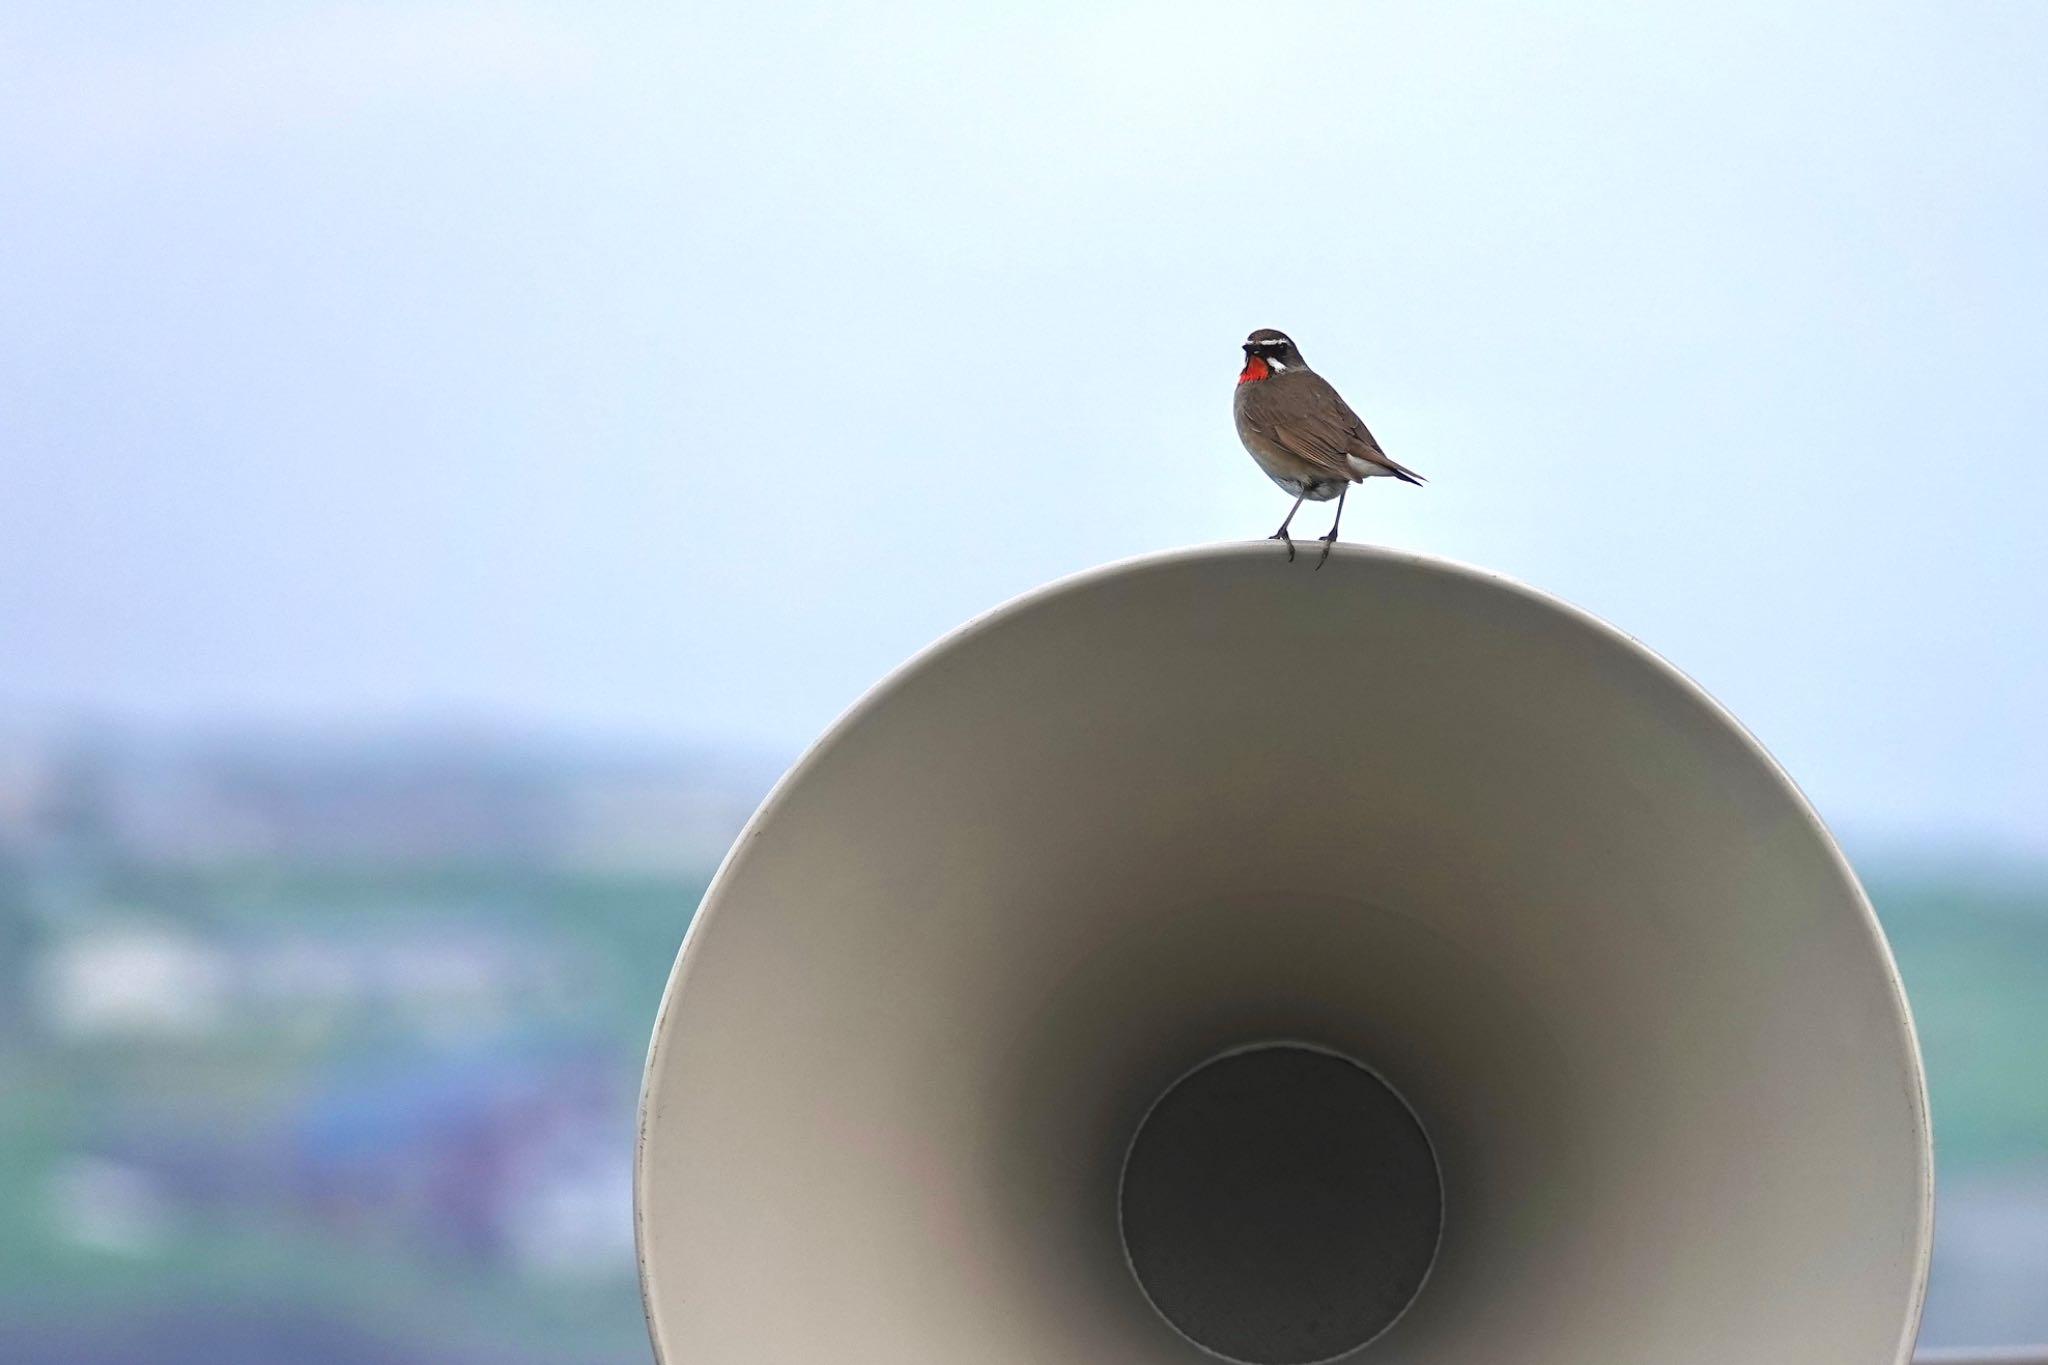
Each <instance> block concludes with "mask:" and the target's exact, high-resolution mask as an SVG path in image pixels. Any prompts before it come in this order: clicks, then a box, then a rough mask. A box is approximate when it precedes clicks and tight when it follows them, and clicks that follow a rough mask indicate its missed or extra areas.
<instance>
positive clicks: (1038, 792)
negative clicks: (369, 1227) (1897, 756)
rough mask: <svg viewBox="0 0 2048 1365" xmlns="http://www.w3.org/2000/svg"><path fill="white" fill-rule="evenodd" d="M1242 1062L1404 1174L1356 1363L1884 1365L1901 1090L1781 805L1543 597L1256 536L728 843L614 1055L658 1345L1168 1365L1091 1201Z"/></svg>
mask: <svg viewBox="0 0 2048 1365" xmlns="http://www.w3.org/2000/svg"><path fill="white" fill-rule="evenodd" d="M1813 685H1814V686H1815V687H1816V688H1823V687H1826V686H1827V685H1828V683H1827V682H1826V680H1825V679H1819V678H1817V679H1815V680H1814V682H1813ZM1266 1038H1287V1039H1301V1040H1307V1041H1312V1042H1316V1043H1319V1044H1321V1045H1325V1046H1328V1047H1330V1048H1333V1049H1336V1050H1338V1051H1340V1052H1343V1053H1345V1054H1347V1055H1350V1056H1354V1057H1357V1058H1358V1059H1360V1060H1361V1061H1363V1062H1365V1063H1367V1064H1368V1065H1370V1066H1371V1067H1373V1068H1374V1069H1375V1070H1377V1071H1378V1072H1380V1073H1381V1074H1382V1075H1383V1076H1385V1078H1386V1079H1387V1080H1388V1082H1389V1083H1390V1084H1392V1085H1393V1086H1394V1087H1395V1088H1396V1089H1397V1090H1398V1091H1399V1092H1400V1093H1401V1094H1402V1095H1403V1096H1404V1097H1405V1098H1406V1099H1407V1100H1408V1102H1409V1103H1410V1104H1411V1105H1412V1106H1413V1107H1414V1109H1415V1111H1416V1113H1417V1114H1418V1116H1419V1117H1420V1118H1421V1120H1422V1122H1423V1124H1424V1126H1425V1127H1426V1128H1427V1130H1428V1132H1429V1135H1430V1138H1431V1140H1432V1142H1433V1144H1434V1146H1435V1148H1436V1152H1437V1156H1438V1160H1439V1163H1440V1165H1441V1167H1442V1171H1443V1183H1444V1197H1445V1209H1446V1215H1445V1225H1444V1233H1443V1243H1442V1249H1441V1252H1440V1254H1439V1257H1438V1259H1437V1262H1436V1266H1435V1269H1434V1271H1433V1272H1432V1274H1431V1276H1430V1279H1429V1282H1428V1284H1427V1285H1426V1286H1425V1288H1424V1290H1423V1292H1422V1294H1421V1295H1420V1296H1419V1297H1418V1298H1417V1299H1416V1301H1415V1303H1414V1304H1413V1306H1412V1307H1411V1308H1410V1309H1409V1311H1408V1312H1407V1314H1406V1315H1405V1316H1403V1317H1402V1318H1401V1320H1400V1321H1399V1322H1398V1323H1397V1324H1396V1325H1395V1327H1394V1328H1393V1329H1392V1330H1391V1331H1389V1332H1388V1333H1387V1334H1386V1335H1385V1336H1383V1337H1381V1338H1380V1339H1379V1340H1378V1341H1376V1342H1374V1343H1373V1344H1371V1345H1370V1346H1368V1347H1366V1348H1365V1349H1364V1350H1363V1351H1361V1352H1359V1353H1357V1354H1356V1356H1355V1359H1357V1360H1360V1361H1365V1362H1370V1365H1503V1362H1514V1365H1608V1363H1610V1362H1611V1365H1730V1363H1731V1362H1741V1365H1777V1363H1779V1362H1782V1365H1897V1362H1902V1361H1904V1360H1905V1359H1906V1358H1907V1356H1908V1354H1909V1350H1910V1346H1911V1340H1912V1336H1913V1332H1914V1328H1915V1324H1916V1322H1917V1318H1918V1313H1919V1305H1920V1299H1921V1294H1922V1290H1923V1286H1924V1280H1925V1273H1926V1258H1927V1249H1928V1238H1929V1231H1930V1221H1931V1220H1930V1203H1931V1190H1930V1154H1929V1144H1928V1130H1927V1116H1926V1104H1925V1097H1924V1092H1923V1087H1922V1081H1921V1075H1920V1069H1919V1064H1918V1058H1917V1055H1916V1052H1915V1049H1914V1044H1913V1038H1912V1031H1911V1025H1910V1022H1909V1020H1908V1016H1907V1012H1906V1005H1905V1000H1904V997H1903V995H1902V993H1901V990H1900V987H1899V983H1898V979H1897V976H1896V974H1895V972H1894V970H1893V967H1892V964H1891V961H1890V958H1889V955H1888V953H1887V951H1886V948H1885V945H1884V942H1883V940H1882V938H1881V937H1880V934H1879V932H1878V929H1877V926H1876V923H1875V921H1874V919H1873V918H1872V915H1871V913H1870V910H1869V907H1868V905H1867V904H1866V902H1865V901H1864V898H1863V896H1862V894H1861V892H1860V891H1859V889H1858V887H1857V885H1856V882H1855V880H1854V878H1853V877H1852V876H1851V874H1850V872H1849V870H1848V868H1847V867H1846V865H1845V864H1844V863H1843V861H1842V859H1841V857H1840V855H1839V854H1838V853H1837V851H1836V849H1835V847H1834V845H1833V844H1832V843H1831V842H1830V840H1829V838H1828V836H1827V834H1826V833H1825V832H1824V830H1823V829H1822V828H1821V826H1820V825H1819V823H1818V822H1817V821H1816V819H1815V818H1814V816H1813V814H1812V812H1811V811H1810V810H1809V809H1808V808H1807V806H1806V805H1805V803H1804V802H1803V800H1802V799H1801V798H1800V796H1799V794H1798V792H1797V791H1796V790H1795V789H1794V788H1793V787H1792V785H1791V784H1790V783H1789V782H1788V781H1787V780H1786V778H1785V777H1784V775H1783V774H1782V773H1780V772H1779V770H1778V769H1777V768H1776V767H1775V766H1774V765H1773V764H1772V762H1771V761H1770V759H1769V758H1768V757H1767V756H1766V755H1765V754H1764V753H1763V752H1762V750H1761V749H1759V748H1758V747H1757V745H1756V744H1755V742H1754V741H1753V740H1751V739H1750V738H1749V737H1748V736H1747V735H1746V734H1745V733H1744V732H1743V731H1742V730H1741V729H1740V728H1739V727H1738V726H1737V725H1736V724H1735V723H1734V722H1733V721H1732V720H1731V719H1730V718H1729V717H1728V716H1727V715H1726V714H1724V713H1723V712H1722V711H1720V710H1719V709H1718V708H1717V707H1716V706H1715V705H1714V703H1713V702H1711V701H1710V700H1709V699H1708V698H1707V697H1706V696H1704V695H1703V694H1702V693H1701V692H1699V691H1698V690H1697V689H1696V688H1695V687H1694V686H1692V685H1691V684H1690V683H1689V682H1688V681H1687V680H1686V679H1684V678H1683V677H1682V676H1680V675H1679V674H1678V673H1676V672H1675V671H1673V670H1672V669H1671V668H1670V667H1668V666H1667V665H1665V664H1664V663H1662V662H1661V661H1660V660H1658V659H1657V658H1656V657H1655V656H1653V655H1651V654H1650V653H1649V652H1647V651H1646V650H1644V649H1643V648H1641V647H1640V646H1639V645H1636V644H1635V643H1633V642H1632V641H1630V640H1629V639H1627V638H1625V637H1624V636H1622V635H1620V634H1618V633H1616V632H1615V631H1613V630H1611V629H1609V628H1607V627H1605V626H1603V625H1601V624H1599V623H1598V622H1596V621H1594V620H1592V619H1591V618H1589V617H1587V616H1585V615H1584V614H1582V613H1580V612H1577V611H1575V610H1574V609H1572V608H1570V607H1567V606H1564V605H1562V604H1560V603H1558V602H1556V601H1555V600H1553V599H1550V598H1547V597H1544V596H1542V595H1540V594H1538V593H1535V592H1532V591H1531V590H1529V589H1527V588H1524V587H1520V586H1517V585H1515V584H1512V583H1509V582H1506V581H1504V580H1501V579H1498V578H1495V577H1492V576H1490V575H1487V574H1484V573H1481V572H1477V571H1475V570H1472V569H1468V568H1463V567H1459V566H1455V565H1451V564H1446V563H1442V562H1438V561H1433V560H1428V559H1422V558H1417V557H1413V556H1407V555H1400V554H1394V553H1391V552H1385V551H1376V550H1368V549H1363V548H1355V547H1349V546H1340V547H1338V549H1337V552H1336V553H1335V554H1334V555H1333V556H1332V557H1331V559H1330V561H1329V563H1328V565H1327V567H1326V568H1324V569H1323V570H1322V571H1321V572H1320V573H1317V572H1314V551H1313V549H1311V550H1308V551H1305V552H1304V553H1303V554H1302V555H1301V556H1300V558H1299V559H1298V560H1297V561H1296V562H1295V563H1292V564H1290V563H1288V562H1287V560H1286V557H1285V554H1284V552H1283V551H1282V550H1281V549H1280V547H1279V546H1277V545H1272V544H1269V543H1264V542H1259V543H1253V544H1249V545H1225V546H1217V547H1212V548H1206V549H1200V550H1194V551H1188V552H1182V553H1177V554H1172V555H1166V556H1160V557H1156V558H1151V559H1145V560H1140V561H1136V562H1132V563H1127V564H1123V565H1118V566H1115V567H1113V568H1110V569H1106V570H1101V571H1097V572H1094V573H1090V574H1087V575H1083V576H1081V577H1079V578H1076V579H1073V580H1069V581H1067V582H1064V583H1061V584H1057V585H1055V586H1053V587H1051V588H1048V589H1045V590H1043V591H1041V592H1038V593H1035V594H1032V595H1030V596H1028V597H1026V598H1023V599H1021V600H1019V601H1017V602H1013V603H1011V604H1009V605H1008V606H1006V607H1003V608H1002V609H1000V610H998V611H996V612H994V613H992V614H990V615H989V616H986V617H984V618H982V619H981V620H979V621H977V622H975V623H973V624H972V625H970V626H968V627H967V628H965V629H964V630H962V631H960V632H959V633H957V634H955V635H954V636H952V637H950V638H949V639H947V640H946V641H944V642H942V643H941V644H940V645H938V646H936V647H935V648H933V649H932V650H930V651H928V652H926V653H925V654H923V655H921V656H920V657H919V658H918V659H916V660H914V661H913V662H912V663H910V664H909V665H907V666H906V667H905V668H903V669H902V670H901V671H899V672H898V673H897V674H895V675H894V676H893V677H892V678H890V679H889V680H888V681H887V682H885V683H884V684H882V685H881V686H880V687H878V688H877V689H876V690H875V691H874V692H873V693H871V694H870V695H869V696H868V697H867V698H865V699H864V700H863V701H862V702H861V703H860V704H859V705H858V706H856V707H855V708H854V710H853V711H852V712H850V713H849V714H848V715H847V716H846V717H845V718H844V719H843V720H842V721H841V722H840V723H839V724H838V725H837V727H835V728H834V729H833V731H832V732H831V733H830V734H828V735H827V737H826V738H825V739H824V740H823V741H821V742H820V743H819V745H818V746H817V747H816V748H815V749H813V751H812V752H811V753H810V754H809V755H808V756H807V757H806V758H805V759H804V760H803V762H802V763H801V764H799V765H798V767H797V768H796V769H795V771H794V772H793V773H792V774H791V775H790V776H789V777H788V778H787V779H785V781H784V783H783V784H782V786H781V787H779V788H778V789H777V791H776V793H775V794H774V795H773V796H772V797H771V798H770V799H769V801H768V802H767V803H766V804H765V805H764V806H763V808H762V810H761V811H760V812H759V814H757V815H756V817H755V819H754V821H753V823H752V824H751V825H750V826H749V827H748V829H747V831H746V833H745V834H744V835H743V836H742V838H741V840H740V842H739V844H738V845H737V847H736V848H735V849H734V851H733V853H732V854H731V856H730V857H729V859H728V861H727V863H726V866H725V867H724V869H723V870H722V871H721V873H720V874H719V877H718V880H717V882H716V883H715V885H714V887H713V889H712V891H711V893H710V894H709V895H708V896H707V898H706V900H705V903H704V905H703V908H702V910H701V911H700V913H699V915H698V917H697V920H696V922H695V923H694V924H693V926H692V927H691V930H690V933H689V937H688V940H687V942H686V944H685V947H684V951H683V954H682V956H681V958H680V960H679V962H678V964H677V968H676V972H675V975H674V977H673V979H672V980H671V982H670V984H669V989H668V994H667V997H666V999H665V1000H664V1002H663V1006H662V1012H661V1016H660V1020H659V1022H658V1025H657V1027H656V1032H655V1039H654V1047H653V1051H652V1054H651V1056H650V1059H649V1065H648V1073H647V1083H646V1093H645V1096H644V1100H643V1110H642V1133H641V1148H640V1153H639V1166H638V1188H637V1200H636V1212H637V1215H638V1220H639V1232H640V1249H641V1256H642V1267H643V1287H644V1290H645V1294H646V1302H647V1310H648V1318H649V1321H650V1324H651V1327H652V1330H653V1335H654V1340H655V1345H656V1350H657V1353H658V1354H659V1356H660V1358H661V1360H662V1361H663V1362H664V1365H759V1363H760V1362H804V1363H805V1365H966V1363H967V1362H973V1363H974V1365H1064V1363H1067V1362H1072V1363H1073V1365H1104V1363H1106V1362H1116V1365H1195V1362H1199V1361H1203V1360H1205V1359H1207V1357H1205V1356H1203V1355H1202V1354H1201V1353H1200V1352H1199V1351H1198V1350H1197V1349H1196V1348H1195V1347H1193V1346H1191V1345H1189V1344H1188V1343H1187V1342H1186V1341H1184V1340H1182V1339H1181V1338H1180V1337H1179V1336H1177V1335H1176V1334H1175V1333H1174V1331H1173V1330H1172V1329H1171V1328H1169V1327H1168V1326H1167V1325H1166V1324H1165V1323H1164V1322H1162V1321H1161V1320H1160V1318H1159V1317H1158V1316H1157V1315H1156V1314H1155V1313H1154V1312H1153V1311H1152V1309H1151V1307H1150V1306H1149V1305H1148V1304H1147V1303H1146V1301H1145V1299H1144V1297H1143V1295H1142V1294H1141V1293H1140V1292H1139V1290H1138V1288H1137V1286H1136V1285H1135V1284H1134V1283H1133V1280H1132V1277H1131V1273H1130V1270H1129V1268H1128V1267H1127V1266H1126V1264H1125V1261H1124V1256H1123V1251H1122V1248H1121V1246H1120V1243H1119V1238H1118V1233H1117V1176H1118V1168H1119V1164H1120V1162H1121V1161H1122V1158H1123V1156H1124V1153H1125V1150H1126V1147H1127V1144H1128V1143H1129V1140H1130V1137H1131V1134H1132V1132H1133V1130H1134V1129H1135V1127H1136V1125H1137V1123H1138V1121H1139V1119H1140V1117H1141V1116H1142V1115H1143V1114H1144V1113H1145V1111H1146V1108H1147V1107H1148V1106H1149V1105H1150V1104H1151V1103H1152V1102H1153V1100H1154V1099H1156V1098H1157V1097H1158V1095H1159V1093H1160V1092H1161V1091H1162V1090H1163V1089H1164V1088H1165V1087H1166V1086H1167V1085H1168V1084H1169V1083H1170V1082H1171V1081H1172V1080H1173V1079H1174V1078H1175V1077H1177V1076H1179V1075H1180V1074H1181V1073H1183V1072H1184V1071H1185V1070H1186V1069H1187V1068H1188V1067H1190V1066H1192V1065H1194V1064H1195V1063H1197V1062H1199V1061H1201V1060H1202V1059H1203V1058H1205V1057H1208V1056H1212V1055H1214V1054H1216V1053H1218V1052H1220V1051H1222V1050H1224V1049H1226V1048H1229V1047H1232V1046H1235V1045H1239V1044H1243V1043H1246V1042H1250V1041H1255V1040H1259V1039H1266Z"/></svg>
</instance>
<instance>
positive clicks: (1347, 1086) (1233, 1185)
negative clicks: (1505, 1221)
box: [1118, 1044, 1443, 1365]
mask: <svg viewBox="0 0 2048 1365" xmlns="http://www.w3.org/2000/svg"><path fill="white" fill-rule="evenodd" d="M1118 1203H1119V1210H1118V1212H1119V1216H1120V1222H1121V1226H1122V1231H1123V1239H1124V1247H1125V1250H1126V1252H1127V1253H1128V1255H1129V1257H1130V1262H1131V1268H1132V1270H1133V1271H1134V1272H1135V1273H1136V1275H1137V1278H1138V1282H1139V1284H1140V1285H1141V1286H1142V1287H1143V1289H1144V1292H1145V1295H1146V1297H1147V1298H1149V1299H1150V1300H1151V1302H1152V1305H1153V1306H1154V1307H1155V1308H1156V1309H1158V1310H1159V1313H1160V1315H1161V1316H1162V1317H1164V1318H1165V1319H1166V1320H1167V1321H1168V1322H1169V1323H1171V1324H1172V1325H1173V1327H1174V1328H1175V1329H1176V1330H1177V1331H1179V1332H1180V1333H1181V1334H1182V1335H1183V1336H1185V1337H1187V1338H1188V1339H1189V1340H1190V1341H1193V1342H1194V1343H1195V1344H1196V1345H1198V1346H1201V1347H1203V1348H1204V1349H1205V1350H1208V1351H1210V1352H1213V1353H1214V1354H1216V1355H1220V1356H1223V1357H1225V1358H1227V1359H1230V1360H1235V1361H1242V1362H1246V1365H1307V1362H1312V1361H1325V1360H1331V1359H1334V1358H1336V1357H1338V1356H1341V1355H1344V1354H1346V1353H1347V1352H1350V1351H1353V1350H1356V1349H1357V1348H1358V1347H1360V1346H1362V1345H1364V1344H1365V1343H1367V1342H1369V1341H1371V1340H1372V1339H1373V1338H1374V1337H1376V1336H1378V1335H1379V1334H1380V1333H1381V1332H1383V1331H1385V1330H1386V1329H1387V1327H1388V1326H1390V1325H1391V1324H1392V1323H1393V1321H1394V1320H1395V1319H1396V1318H1398V1317H1399V1316H1400V1315H1401V1313H1402V1311H1403V1310H1404V1309H1406V1308H1407V1306H1408V1304H1409V1303H1410V1302H1411V1301H1412V1300H1413V1299H1414V1298H1415V1296H1416V1294H1417V1293H1418V1292H1419V1291H1420V1289H1421V1287H1422V1283H1423V1280H1424V1278H1425V1277H1426V1276H1427V1275H1428V1273H1429V1267H1430V1263H1431V1262H1432V1261H1433V1260H1434V1258H1435V1256H1436V1249H1437V1243H1438V1240H1439V1235H1440V1233H1441V1232H1442V1228H1443V1188H1442V1184H1441V1182H1440V1180H1439V1177H1438V1174H1437V1163H1436V1158H1435V1156H1434V1154H1433V1153H1432V1152H1431V1150H1430V1145H1429V1140H1428V1138H1427V1136H1426V1135H1425V1134H1424V1132H1423V1130H1422V1127H1421V1125H1420V1124H1419V1123H1418V1122H1417V1121H1416V1118H1415V1115H1414V1114H1413V1113H1412V1112H1410V1110H1409V1109H1408V1106H1407V1105H1406V1104H1405V1103H1403V1102H1402V1100H1401V1098H1400V1096H1398V1095H1396V1094H1395V1093H1394V1092H1393V1091H1392V1090H1391V1089H1389V1088H1388V1087H1387V1085H1386V1084H1385V1083H1384V1082H1383V1081H1381V1080H1380V1079H1379V1078H1378V1077H1377V1076H1375V1075H1373V1074H1372V1073H1371V1072H1370V1071H1368V1070H1366V1069H1365V1068H1364V1067H1362V1066H1359V1065H1358V1064H1356V1063H1355V1062H1352V1061H1350V1060H1348V1059H1346V1058H1343V1057H1339V1056H1337V1055H1335V1054H1333V1053H1329V1052H1325V1051H1322V1050H1319V1049H1315V1048H1309V1047H1303V1046H1297V1045H1291V1044H1274V1045H1265V1046H1259V1047H1255V1048H1250V1049H1245V1050H1241V1051H1235V1052H1230V1053H1226V1054H1224V1055H1223V1056H1221V1057H1217V1058H1215V1059H1214V1060H1212V1061H1210V1062H1207V1063H1205V1064H1204V1065H1202V1066H1200V1067H1198V1068H1196V1069H1195V1070H1194V1071H1192V1072H1190V1073H1188V1074H1187V1075H1186V1076H1184V1077H1182V1078H1181V1079H1180V1080H1178V1081H1176V1082H1175V1083H1174V1084H1173V1085H1172V1086H1171V1087H1170V1088H1169V1089H1168V1090H1167V1091H1166V1093H1165V1094H1164V1095H1162V1096H1161V1097H1160V1099H1159V1101H1158V1103H1157V1104H1155V1105H1154V1106H1153V1107H1152V1109H1151V1111H1150V1112H1149V1113H1148V1114H1147V1115H1146V1116H1145V1119H1144V1122H1143V1123H1142V1124H1140V1125H1139V1128H1138V1132H1137V1136H1136V1137H1135V1138H1134V1139H1133V1140H1132V1143H1131V1148H1130V1152H1129V1155H1128V1156H1127V1157H1126V1158H1125V1162H1124V1172H1123V1181H1122V1189H1121V1193H1120V1195H1119V1199H1118Z"/></svg>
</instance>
